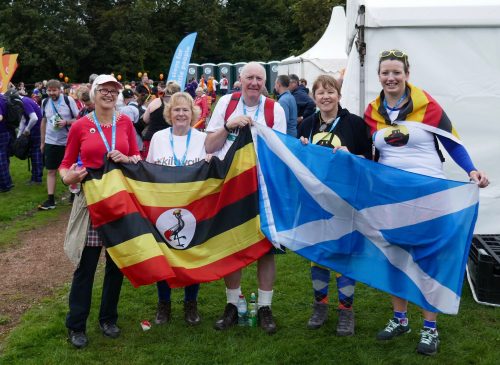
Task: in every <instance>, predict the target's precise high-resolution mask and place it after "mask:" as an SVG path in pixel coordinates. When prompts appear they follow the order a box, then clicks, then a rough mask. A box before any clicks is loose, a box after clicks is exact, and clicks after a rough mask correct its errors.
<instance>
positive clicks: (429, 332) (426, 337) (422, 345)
mask: <svg viewBox="0 0 500 365" xmlns="http://www.w3.org/2000/svg"><path fill="white" fill-rule="evenodd" d="M438 346H439V336H438V332H437V330H436V329H435V328H426V327H424V329H422V330H421V331H420V342H419V343H418V346H417V352H418V353H419V354H422V355H428V356H432V355H436V353H437V350H438Z"/></svg>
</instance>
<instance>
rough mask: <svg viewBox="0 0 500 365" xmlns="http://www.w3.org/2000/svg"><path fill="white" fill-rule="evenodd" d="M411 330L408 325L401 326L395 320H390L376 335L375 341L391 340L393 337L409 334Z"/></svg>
mask: <svg viewBox="0 0 500 365" xmlns="http://www.w3.org/2000/svg"><path fill="white" fill-rule="evenodd" d="M410 332H411V329H410V326H409V325H408V323H407V324H406V325H403V324H401V323H400V322H399V321H398V320H397V319H395V318H391V319H390V320H389V322H387V325H386V327H385V328H384V329H383V330H382V331H380V332H379V333H377V340H382V341H386V340H392V339H393V338H394V337H397V336H401V335H404V334H405V333H410Z"/></svg>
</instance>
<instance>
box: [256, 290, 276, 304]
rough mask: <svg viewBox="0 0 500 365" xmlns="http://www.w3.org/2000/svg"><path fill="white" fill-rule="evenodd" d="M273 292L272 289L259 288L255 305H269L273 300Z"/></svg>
mask: <svg viewBox="0 0 500 365" xmlns="http://www.w3.org/2000/svg"><path fill="white" fill-rule="evenodd" d="M273 293H274V290H269V291H267V290H260V289H259V297H258V299H257V307H258V308H260V307H265V306H269V307H270V306H271V303H272V301H273Z"/></svg>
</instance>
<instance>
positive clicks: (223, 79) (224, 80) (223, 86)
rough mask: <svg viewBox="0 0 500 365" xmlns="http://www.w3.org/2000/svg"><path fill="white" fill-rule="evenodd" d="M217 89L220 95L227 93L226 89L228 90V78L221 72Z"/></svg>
mask: <svg viewBox="0 0 500 365" xmlns="http://www.w3.org/2000/svg"><path fill="white" fill-rule="evenodd" d="M219 85H220V87H219V89H220V94H221V95H222V96H224V95H226V94H227V91H228V90H229V80H228V79H227V77H226V75H224V74H222V77H221V79H220V81H219Z"/></svg>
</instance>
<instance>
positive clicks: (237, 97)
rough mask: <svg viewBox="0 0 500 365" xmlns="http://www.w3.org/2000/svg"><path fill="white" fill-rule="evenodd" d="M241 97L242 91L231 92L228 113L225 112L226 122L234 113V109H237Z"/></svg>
mask: <svg viewBox="0 0 500 365" xmlns="http://www.w3.org/2000/svg"><path fill="white" fill-rule="evenodd" d="M240 98H241V93H240V92H237V93H232V94H231V100H229V104H228V105H227V108H226V114H224V124H225V123H227V120H228V119H229V117H230V116H231V114H233V113H234V111H235V110H236V107H237V106H238V103H239V101H240Z"/></svg>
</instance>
